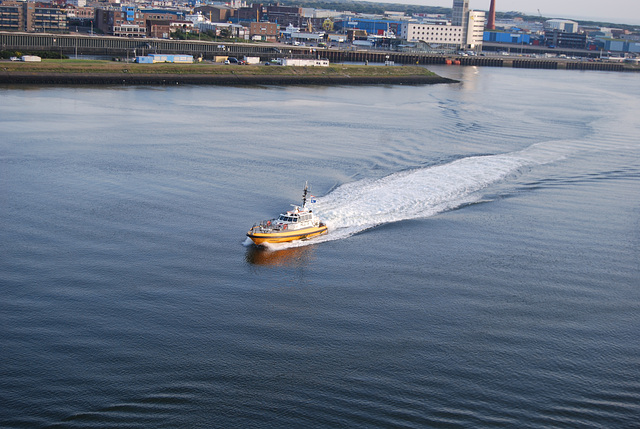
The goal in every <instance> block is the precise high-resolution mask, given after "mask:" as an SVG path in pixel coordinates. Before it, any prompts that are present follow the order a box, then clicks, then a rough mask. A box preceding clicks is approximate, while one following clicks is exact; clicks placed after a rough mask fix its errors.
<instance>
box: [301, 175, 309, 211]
mask: <svg viewBox="0 0 640 429" xmlns="http://www.w3.org/2000/svg"><path fill="white" fill-rule="evenodd" d="M307 192H308V186H307V182H304V192H302V209H303V210H304V208H305V206H306V205H307Z"/></svg>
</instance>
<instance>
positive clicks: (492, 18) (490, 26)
mask: <svg viewBox="0 0 640 429" xmlns="http://www.w3.org/2000/svg"><path fill="white" fill-rule="evenodd" d="M495 29H496V0H491V6H490V7H489V20H488V21H487V30H495Z"/></svg>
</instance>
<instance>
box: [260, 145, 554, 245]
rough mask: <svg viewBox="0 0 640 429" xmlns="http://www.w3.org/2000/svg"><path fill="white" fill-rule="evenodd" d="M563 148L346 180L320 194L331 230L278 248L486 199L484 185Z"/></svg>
mask: <svg viewBox="0 0 640 429" xmlns="http://www.w3.org/2000/svg"><path fill="white" fill-rule="evenodd" d="M556 143H557V142H556ZM554 147H556V148H557V147H558V146H556V145H554ZM561 152H563V151H554V150H549V149H547V148H544V147H542V145H534V146H531V147H529V148H527V149H525V150H522V151H519V152H513V153H509V154H501V155H487V156H473V157H468V158H462V159H458V160H456V161H453V162H450V163H448V164H443V165H438V166H431V167H426V168H417V169H412V170H407V171H402V172H398V173H394V174H391V175H389V176H386V177H383V178H381V179H376V180H371V179H364V180H360V181H357V182H352V183H347V184H344V185H342V186H340V187H338V188H336V189H335V190H334V191H332V192H331V193H329V194H328V195H326V196H324V197H320V198H317V203H316V204H314V205H313V207H312V208H313V210H314V211H315V212H316V213H317V214H318V215H319V217H320V218H321V219H322V220H323V221H324V222H325V223H326V224H327V225H328V227H329V233H328V234H327V235H324V236H321V237H316V238H314V239H312V240H310V241H298V242H291V243H286V244H278V245H276V246H274V247H272V249H274V250H277V249H283V248H290V247H297V246H305V245H309V244H313V243H319V242H324V241H332V240H340V239H343V238H347V237H349V236H351V235H353V234H356V233H359V232H361V231H364V230H367V229H370V228H373V227H375V226H378V225H382V224H386V223H391V222H397V221H401V220H407V219H416V218H425V217H430V216H433V215H436V214H438V213H442V212H445V211H448V210H453V209H456V208H458V207H461V206H463V205H467V204H471V203H474V202H477V201H480V200H481V199H482V198H483V193H482V192H481V191H482V190H483V189H485V188H487V187H489V186H491V185H493V184H495V183H498V182H501V181H503V180H505V179H507V178H509V177H513V176H516V175H519V174H521V173H522V171H523V170H525V169H528V168H530V167H531V166H533V165H539V164H545V163H548V162H552V161H555V160H557V159H559V158H561V157H562V156H563V155H564V154H563V153H561ZM270 247H271V246H270Z"/></svg>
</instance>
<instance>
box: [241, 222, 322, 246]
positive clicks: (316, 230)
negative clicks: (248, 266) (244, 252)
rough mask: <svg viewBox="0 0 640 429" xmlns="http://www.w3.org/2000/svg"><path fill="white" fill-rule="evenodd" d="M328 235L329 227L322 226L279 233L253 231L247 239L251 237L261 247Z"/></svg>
mask: <svg viewBox="0 0 640 429" xmlns="http://www.w3.org/2000/svg"><path fill="white" fill-rule="evenodd" d="M326 233H327V225H320V226H317V227H316V226H314V227H312V228H303V229H297V230H291V231H287V230H285V231H278V232H257V231H254V230H253V229H252V230H250V231H249V232H247V237H249V238H250V239H251V240H252V241H253V242H254V243H255V244H257V245H261V244H264V243H287V242H289V241H295V240H305V239H309V238H312V237H316V236H318V235H322V234H326Z"/></svg>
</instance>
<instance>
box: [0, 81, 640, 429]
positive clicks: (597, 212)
mask: <svg viewBox="0 0 640 429" xmlns="http://www.w3.org/2000/svg"><path fill="white" fill-rule="evenodd" d="M436 71H437V72H439V73H441V74H446V75H448V76H452V77H455V78H459V79H461V80H462V83H460V84H453V85H437V86H409V87H407V86H381V87H355V88H350V87H337V88H331V87H296V88H283V87H262V88H217V87H204V86H176V87H158V88H149V87H138V88H135V87H134V88H132V87H126V88H122V87H110V88H49V87H46V88H45V87H11V88H7V87H5V88H0V99H1V100H2V102H1V103H0V133H1V135H2V138H1V139H0V246H1V249H0V250H1V254H0V293H1V296H2V298H1V300H0V362H2V364H1V365H0V426H2V427H27V428H33V427H60V428H62V427H65V428H66V427H71V428H85V427H97V428H105V427H118V428H120V427H122V428H136V427H154V428H175V427H190V428H212V427H219V428H229V427H242V428H271V427H273V428H282V427H292V428H293V427H295V428H299V427H331V428H333V427H349V428H357V427H362V428H371V427H403V428H404V427H420V428H422V427H523V428H537V427H561V428H562V427H566V428H574V427H593V428H611V427H616V428H632V427H637V424H638V421H640V137H639V136H640V133H639V131H640V122H638V120H637V117H638V113H640V104H638V100H639V99H640V80H639V76H637V75H636V74H620V73H600V72H586V73H584V72H570V71H547V70H544V71H539V70H510V69H493V68H478V69H476V68H448V69H447V68H441V69H437V70H436ZM305 181H309V182H310V184H311V187H312V193H313V194H314V195H316V196H317V197H318V202H317V203H316V205H315V210H316V212H317V213H318V214H319V215H320V216H321V217H322V218H323V219H325V220H326V221H327V222H328V224H329V226H330V233H329V235H327V236H326V237H322V238H320V239H319V240H315V241H310V242H307V243H305V245H303V246H298V245H294V246H284V248H281V249H278V250H271V251H266V250H261V249H256V248H253V247H251V246H246V243H245V233H246V231H247V230H248V228H250V227H251V225H253V223H254V222H256V221H259V220H261V219H266V218H269V217H272V216H274V215H277V214H278V213H279V212H281V211H282V210H285V209H287V208H288V207H289V204H290V203H299V202H300V201H299V199H300V196H301V191H302V187H303V186H304V182H305Z"/></svg>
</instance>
